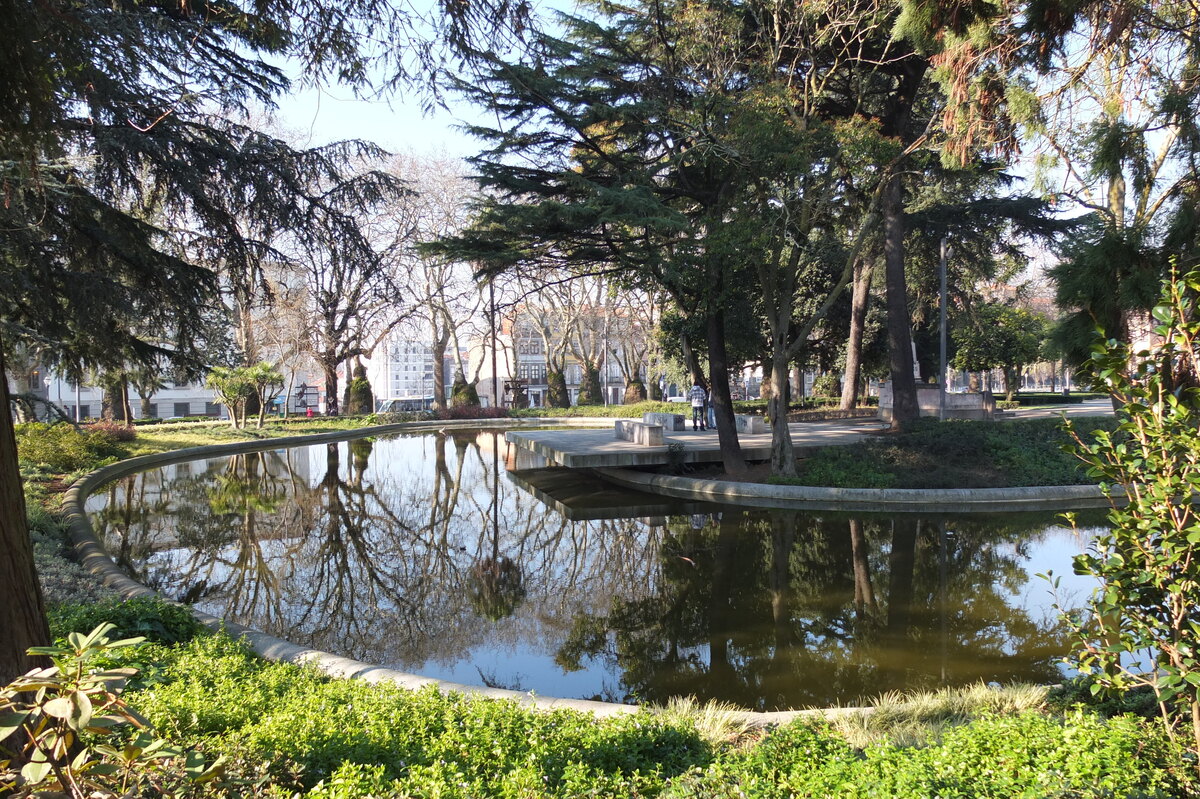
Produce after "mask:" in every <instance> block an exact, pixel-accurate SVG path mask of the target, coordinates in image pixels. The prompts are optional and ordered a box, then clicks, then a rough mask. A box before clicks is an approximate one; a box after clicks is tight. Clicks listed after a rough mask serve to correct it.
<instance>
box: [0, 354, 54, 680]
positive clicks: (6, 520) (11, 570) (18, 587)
mask: <svg viewBox="0 0 1200 799" xmlns="http://www.w3.org/2000/svg"><path fill="white" fill-rule="evenodd" d="M4 374H5V371H4V356H3V349H2V348H0V375H4ZM0 400H2V402H0V549H2V551H3V552H4V556H3V557H0V685H8V684H9V683H10V682H12V681H13V679H15V678H17V677H19V676H21V675H22V674H24V673H25V672H27V671H29V670H30V669H34V668H38V667H41V666H46V665H48V664H49V661H47V660H46V659H45V658H34V657H30V656H29V655H27V654H25V650H26V649H28V648H29V647H31V646H47V645H49V643H50V628H49V627H48V626H47V624H46V606H45V602H44V601H43V599H42V588H41V586H40V585H39V584H38V577H37V568H36V566H35V565H34V561H33V544H32V542H31V541H30V539H29V528H28V525H27V522H26V517H25V494H24V491H23V490H22V488H21V477H20V474H21V473H20V471H18V469H17V442H16V438H15V436H14V434H13V425H12V415H11V414H10V413H9V410H8V408H9V402H8V381H7V380H6V379H3V378H2V377H0Z"/></svg>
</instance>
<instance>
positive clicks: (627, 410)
mask: <svg viewBox="0 0 1200 799" xmlns="http://www.w3.org/2000/svg"><path fill="white" fill-rule="evenodd" d="M691 410H692V409H691V407H690V406H688V405H686V404H685V403H682V402H653V401H650V400H647V401H645V402H638V403H634V404H633V405H573V406H571V407H570V408H521V409H516V410H513V411H512V415H513V416H517V417H535V418H542V417H545V418H552V419H553V418H571V417H577V416H583V417H587V416H595V417H602V418H615V419H624V418H635V419H640V418H642V414H643V413H685V412H686V413H691Z"/></svg>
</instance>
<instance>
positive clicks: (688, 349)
mask: <svg viewBox="0 0 1200 799" xmlns="http://www.w3.org/2000/svg"><path fill="white" fill-rule="evenodd" d="M679 354H680V355H681V356H682V357H683V365H684V366H685V367H687V370H688V374H690V375H691V376H692V385H693V386H698V385H700V384H701V383H703V382H704V370H703V369H701V368H700V359H699V358H697V357H696V351H695V350H693V349H692V342H691V341H689V340H688V337H687V334H686V333H685V334H683V335H682V336H680V337H679Z"/></svg>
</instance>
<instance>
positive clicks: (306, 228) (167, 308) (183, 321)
mask: <svg viewBox="0 0 1200 799" xmlns="http://www.w3.org/2000/svg"><path fill="white" fill-rule="evenodd" d="M524 15H525V7H524V6H523V4H520V3H518V4H511V3H508V2H507V0H501V2H499V3H489V2H487V0H483V2H478V3H469V4H452V6H451V7H448V10H447V11H446V12H445V13H444V15H443V16H442V17H441V18H440V20H439V21H437V23H436V25H435V27H437V28H438V29H439V32H440V33H442V34H443V36H442V38H441V39H440V42H441V44H442V46H436V47H435V46H433V45H430V44H427V45H425V46H421V47H405V46H403V45H404V43H412V42H413V41H414V35H413V31H414V19H413V18H412V17H411V15H410V13H409V12H408V11H406V10H403V9H401V8H398V7H397V6H396V5H395V4H392V3H389V2H386V0H345V1H344V0H339V1H338V2H331V1H330V0H295V1H289V2H282V1H280V0H262V2H255V3H239V2H232V1H227V0H181V1H180V0H172V1H171V2H166V1H165V0H115V1H113V0H104V1H103V2H102V1H101V0H38V2H34V0H0V19H3V20H4V21H5V26H6V30H7V31H8V35H7V36H6V37H5V45H4V47H3V48H0V72H2V73H3V75H4V79H3V80H2V81H0V356H3V354H5V353H11V352H12V351H13V348H14V347H16V346H18V345H24V346H28V347H30V348H32V349H34V350H35V351H37V352H38V353H39V357H40V358H41V360H42V361H43V362H45V363H49V364H51V365H53V364H54V363H55V362H58V363H60V364H62V365H65V366H69V367H70V371H71V373H73V374H78V373H79V372H78V370H79V369H81V368H83V367H85V366H99V367H105V366H132V365H136V364H138V363H149V362H153V361H155V360H159V359H165V360H167V361H169V362H171V363H172V364H173V365H175V367H176V368H178V369H181V370H182V371H184V372H187V371H191V372H193V373H195V372H196V371H198V370H199V368H200V367H201V366H202V365H204V363H205V362H206V360H207V359H206V357H205V349H206V344H207V341H208V340H209V339H211V338H212V336H213V334H212V331H213V330H215V329H218V324H217V323H218V322H220V321H221V320H220V318H219V315H220V312H221V310H222V308H223V306H222V303H221V302H220V301H219V297H218V292H219V291H220V290H221V289H222V287H229V288H231V289H232V290H233V291H234V292H235V293H236V291H237V288H238V286H245V285H254V284H262V283H263V282H264V281H263V278H262V276H261V274H260V269H261V266H262V265H263V264H264V263H266V262H269V261H281V260H286V258H287V254H288V253H289V252H302V251H304V249H305V248H306V246H307V245H309V244H310V243H312V242H311V241H310V239H311V237H313V236H315V235H317V234H318V233H320V234H321V235H322V236H323V240H322V241H323V242H325V243H329V242H333V243H334V244H333V246H335V247H336V248H340V250H342V252H341V253H340V254H338V255H337V256H336V257H338V258H340V259H344V260H354V259H363V258H366V257H368V253H369V251H370V249H371V244H370V242H369V241H368V239H367V236H366V235H364V234H363V232H362V231H361V230H360V229H359V226H358V224H357V221H356V220H357V218H358V216H359V214H360V213H361V210H362V209H363V208H364V207H368V206H371V205H373V204H375V203H378V202H381V201H383V200H385V199H387V198H388V197H389V196H391V195H393V194H394V193H395V192H396V191H397V190H398V188H399V186H398V182H397V180H396V179H395V178H392V177H389V176H387V175H384V174H382V173H376V172H357V173H353V174H352V173H351V168H352V167H353V168H357V166H358V165H359V164H361V163H363V162H365V161H367V160H369V159H371V158H373V157H375V156H379V155H382V153H380V152H379V151H378V150H377V149H376V148H374V147H373V146H371V145H368V144H365V143H361V142H350V143H340V144H335V145H331V146H327V147H321V148H315V149H309V150H296V149H294V148H292V147H290V146H288V145H287V144H286V143H284V142H283V141H280V140H279V139H276V138H273V137H271V136H268V135H264V134H262V133H260V132H258V131H256V130H255V129H253V128H252V127H250V126H248V125H246V124H242V123H240V122H238V121H236V120H238V119H241V118H245V114H244V112H246V111H249V110H251V109H253V108H257V107H268V108H269V107H270V106H271V105H272V103H273V99H274V98H275V97H277V96H278V95H279V94H280V93H282V92H284V91H286V90H287V89H288V88H289V81H288V79H287V77H286V75H285V74H284V73H283V71H282V70H281V69H280V68H279V67H278V66H277V65H276V64H277V63H283V62H285V59H288V58H292V59H295V61H293V63H295V62H296V61H298V62H299V63H300V64H301V65H303V66H304V67H305V69H304V75H305V76H306V80H313V81H323V80H339V81H342V82H343V83H348V84H350V85H351V86H353V87H356V88H364V87H365V85H366V80H367V76H368V75H369V74H372V72H373V71H374V72H375V73H378V74H383V75H385V76H387V77H388V78H390V79H392V80H393V81H396V80H404V79H408V78H412V77H414V76H416V75H417V74H419V73H428V72H430V71H432V70H433V69H434V68H435V67H436V65H437V62H438V58H439V57H440V56H441V55H442V54H444V52H445V47H444V46H449V47H451V48H457V49H458V50H459V51H462V50H464V49H470V48H472V47H475V46H478V45H481V44H482V43H484V42H485V41H486V40H487V38H488V37H491V36H503V35H504V34H505V33H506V32H508V31H511V30H512V29H513V28H512V27H509V26H507V23H508V22H510V21H512V20H514V19H515V20H516V21H517V22H518V23H519V22H520V20H521V19H523V18H524ZM484 20H486V22H483V23H482V24H481V21H484ZM381 40H382V41H385V42H388V43H389V46H387V47H383V48H378V47H375V44H374V43H376V42H378V41H381ZM368 48H372V49H370V51H368ZM0 366H2V364H0ZM3 385H4V384H3V382H0V392H4V389H3ZM0 400H2V406H0V407H3V409H5V410H4V412H0V489H2V492H0V549H3V550H4V554H5V557H3V558H0V641H3V642H4V644H3V646H0V682H7V681H8V680H10V679H11V678H12V677H14V676H16V675H18V674H20V673H22V672H24V671H26V670H27V669H28V668H29V666H30V663H29V661H28V659H27V658H26V657H25V656H24V650H25V649H26V648H27V647H29V646H32V645H37V644H43V643H47V640H46V638H47V633H46V630H45V622H44V620H43V619H42V615H43V614H42V612H41V601H40V597H39V591H38V587H37V581H36V576H35V575H34V573H33V567H32V560H31V558H30V557H29V556H28V537H27V535H26V531H25V521H24V510H23V504H22V503H21V501H20V499H21V487H20V482H19V479H18V477H17V469H16V455H15V445H14V443H13V437H12V430H11V424H10V417H9V414H8V413H7V407H8V398H7V395H6V393H5V394H4V396H0Z"/></svg>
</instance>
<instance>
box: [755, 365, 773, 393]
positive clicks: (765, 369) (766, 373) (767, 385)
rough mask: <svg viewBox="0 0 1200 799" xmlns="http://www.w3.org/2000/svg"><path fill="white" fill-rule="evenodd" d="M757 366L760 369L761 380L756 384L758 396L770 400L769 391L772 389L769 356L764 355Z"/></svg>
mask: <svg viewBox="0 0 1200 799" xmlns="http://www.w3.org/2000/svg"><path fill="white" fill-rule="evenodd" d="M759 367H760V368H761V369H762V382H760V383H759V384H758V396H759V398H760V399H764V400H767V401H770V399H771V392H772V391H773V390H774V389H773V388H772V386H771V357H770V356H769V355H768V356H764V357H763V359H762V361H761V362H760V364H759Z"/></svg>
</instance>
